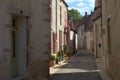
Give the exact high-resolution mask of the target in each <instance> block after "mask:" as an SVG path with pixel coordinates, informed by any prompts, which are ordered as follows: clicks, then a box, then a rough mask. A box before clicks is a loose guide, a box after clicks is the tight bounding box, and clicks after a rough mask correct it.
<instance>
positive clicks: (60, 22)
mask: <svg viewBox="0 0 120 80" xmlns="http://www.w3.org/2000/svg"><path fill="white" fill-rule="evenodd" d="M60 25H62V7H61V6H60Z"/></svg>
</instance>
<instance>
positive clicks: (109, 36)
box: [107, 18, 111, 54]
mask: <svg viewBox="0 0 120 80" xmlns="http://www.w3.org/2000/svg"><path fill="white" fill-rule="evenodd" d="M107 33H108V52H109V54H111V34H110V33H111V30H110V18H108V19H107Z"/></svg>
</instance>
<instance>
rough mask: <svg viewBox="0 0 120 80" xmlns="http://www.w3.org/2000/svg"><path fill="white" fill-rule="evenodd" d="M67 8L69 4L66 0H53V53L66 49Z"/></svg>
mask: <svg viewBox="0 0 120 80" xmlns="http://www.w3.org/2000/svg"><path fill="white" fill-rule="evenodd" d="M67 8H68V5H67V4H66V2H65V1H64V0H51V37H52V38H51V43H52V44H51V53H57V52H58V51H59V50H64V45H65V44H66V40H65V39H66V36H65V35H64V32H65V29H66V28H67Z"/></svg>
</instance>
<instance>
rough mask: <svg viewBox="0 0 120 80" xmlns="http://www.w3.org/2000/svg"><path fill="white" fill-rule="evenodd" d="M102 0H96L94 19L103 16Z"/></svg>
mask: <svg viewBox="0 0 120 80" xmlns="http://www.w3.org/2000/svg"><path fill="white" fill-rule="evenodd" d="M101 5H102V1H101V0H96V1H95V9H94V10H95V11H94V16H93V21H96V20H97V19H99V18H100V17H101V16H102V8H101V7H102V6H101Z"/></svg>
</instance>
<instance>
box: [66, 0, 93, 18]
mask: <svg viewBox="0 0 120 80" xmlns="http://www.w3.org/2000/svg"><path fill="white" fill-rule="evenodd" d="M65 2H66V3H67V4H68V6H69V7H68V9H71V8H74V9H77V10H78V11H79V12H80V13H81V15H82V16H84V14H85V12H87V13H88V14H90V13H91V11H94V3H95V0H65Z"/></svg>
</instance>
